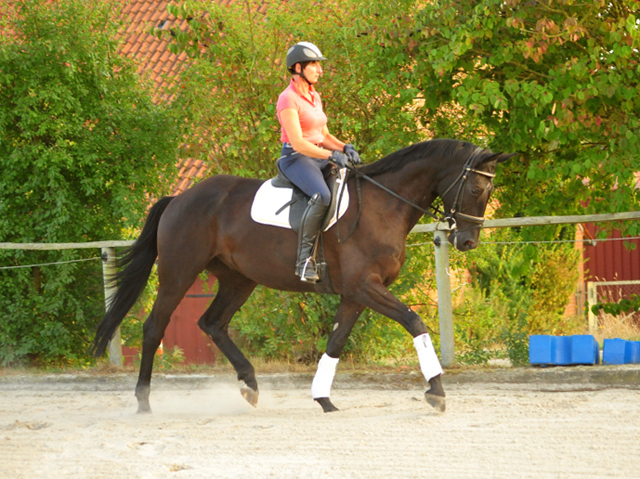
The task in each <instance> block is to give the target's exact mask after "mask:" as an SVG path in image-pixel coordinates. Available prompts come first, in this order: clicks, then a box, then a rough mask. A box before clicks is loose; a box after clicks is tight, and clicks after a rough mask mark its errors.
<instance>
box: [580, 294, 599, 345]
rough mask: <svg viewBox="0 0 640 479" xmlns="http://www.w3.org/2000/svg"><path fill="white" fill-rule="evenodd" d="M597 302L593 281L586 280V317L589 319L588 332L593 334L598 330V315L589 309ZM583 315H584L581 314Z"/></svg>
mask: <svg viewBox="0 0 640 479" xmlns="http://www.w3.org/2000/svg"><path fill="white" fill-rule="evenodd" d="M597 302H598V293H597V291H596V284H595V283H594V282H593V281H587V304H588V305H589V306H588V308H589V309H588V311H587V318H588V320H589V333H590V334H595V333H596V331H597V330H598V317H597V316H596V315H595V314H594V313H593V311H591V308H592V307H593V306H595V305H596V303H597ZM583 317H584V316H583Z"/></svg>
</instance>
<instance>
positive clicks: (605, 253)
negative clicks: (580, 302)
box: [583, 224, 640, 281]
mask: <svg viewBox="0 0 640 479" xmlns="http://www.w3.org/2000/svg"><path fill="white" fill-rule="evenodd" d="M586 229H587V232H585V243H584V253H583V254H584V259H585V261H586V264H585V269H586V274H585V279H586V280H587V281H630V280H638V279H640V240H637V239H636V240H630V241H631V242H633V243H635V244H636V249H635V250H633V251H631V250H628V249H627V248H625V246H624V244H623V243H624V241H598V242H597V243H596V245H595V246H589V243H588V242H587V241H588V240H587V238H588V237H589V236H590V237H592V238H595V237H596V228H595V225H593V224H588V225H586ZM621 237H622V236H621V235H620V231H618V230H614V231H613V232H612V234H610V235H609V238H621Z"/></svg>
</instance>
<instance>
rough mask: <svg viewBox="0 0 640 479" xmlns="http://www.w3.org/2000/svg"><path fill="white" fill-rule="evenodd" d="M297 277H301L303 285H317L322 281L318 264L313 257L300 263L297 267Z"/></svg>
mask: <svg viewBox="0 0 640 479" xmlns="http://www.w3.org/2000/svg"><path fill="white" fill-rule="evenodd" d="M296 275H297V276H300V281H302V282H303V283H316V282H318V281H320V276H319V275H318V269H317V267H316V262H315V261H314V260H313V258H312V257H311V256H310V257H308V258H307V259H306V260H304V261H301V262H300V263H298V265H297V266H296Z"/></svg>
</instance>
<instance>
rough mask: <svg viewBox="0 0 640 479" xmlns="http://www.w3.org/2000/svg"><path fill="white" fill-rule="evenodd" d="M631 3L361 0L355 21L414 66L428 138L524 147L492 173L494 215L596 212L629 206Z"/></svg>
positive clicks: (634, 102)
mask: <svg viewBox="0 0 640 479" xmlns="http://www.w3.org/2000/svg"><path fill="white" fill-rule="evenodd" d="M639 12H640V3H638V2H637V1H635V0H613V1H604V0H584V1H580V2H576V1H574V0H558V1H550V0H538V1H521V0H506V1H505V0H479V1H473V2H463V1H457V0H435V1H431V2H415V1H413V0H401V1H399V2H394V4H393V5H391V4H389V5H385V4H380V3H379V2H367V3H366V4H365V6H364V7H363V9H361V13H363V22H362V23H361V24H360V25H358V26H357V27H356V29H358V30H360V31H362V30H366V31H369V32H371V34H372V35H373V36H375V37H376V38H377V39H378V41H379V42H380V43H382V44H384V48H381V49H380V50H379V51H380V54H381V55H383V56H384V57H385V58H388V59H395V60H396V61H397V69H398V70H407V71H410V72H411V75H410V77H409V79H410V82H409V84H410V85H411V86H412V87H413V88H415V89H418V90H419V91H420V92H421V96H422V98H423V99H424V107H423V108H422V109H421V110H420V111H419V112H417V113H418V117H419V118H420V119H421V120H422V121H423V122H424V124H427V125H429V127H430V128H431V129H432V130H433V132H434V134H435V135H437V136H440V135H442V136H450V135H451V134H452V133H453V134H455V135H456V136H458V137H460V138H463V139H474V138H478V137H484V138H485V141H486V143H487V144H488V145H489V146H490V147H492V148H493V149H494V150H496V151H498V150H505V151H517V152H521V153H522V155H520V156H519V158H516V159H514V160H513V161H511V162H509V163H508V164H506V165H505V166H504V167H503V171H502V173H501V174H500V175H499V176H498V177H497V179H496V183H497V184H498V185H499V186H502V188H499V190H498V191H497V194H496V196H497V198H498V199H499V200H500V203H501V214H502V215H503V216H514V215H515V214H523V215H531V216H533V215H541V214H572V213H578V212H585V213H593V212H599V213H604V212H619V211H629V210H635V209H637V208H638V200H639V192H638V189H636V188H634V183H635V177H634V173H636V172H638V171H639V170H640V161H639V160H638V155H639V154H640V151H639V148H640V130H639V128H640V95H639V94H638V93H640V63H639V61H640V53H639V50H638V49H639V47H640V31H639V21H640V17H639ZM624 227H625V228H626V231H627V232H628V233H629V234H638V233H640V226H639V225H638V224H637V223H635V224H634V223H631V222H627V223H626V224H625V225H624ZM541 231H543V230H540V229H528V230H527V231H526V232H525V234H533V233H534V232H541ZM547 233H548V231H547Z"/></svg>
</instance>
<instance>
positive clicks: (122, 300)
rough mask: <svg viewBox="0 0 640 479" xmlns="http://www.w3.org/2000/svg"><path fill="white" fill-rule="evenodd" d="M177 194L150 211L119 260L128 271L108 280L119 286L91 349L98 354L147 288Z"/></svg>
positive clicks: (102, 352)
mask: <svg viewBox="0 0 640 479" xmlns="http://www.w3.org/2000/svg"><path fill="white" fill-rule="evenodd" d="M173 198H174V197H173V196H165V197H163V198H160V200H158V202H157V203H156V204H155V205H153V207H152V208H151V210H150V211H149V216H148V217H147V221H146V222H145V224H144V228H142V233H140V236H139V237H138V239H137V240H136V242H135V243H133V244H132V245H131V247H130V248H129V249H127V250H126V251H125V253H124V256H123V257H122V258H121V259H120V260H119V261H118V266H124V267H125V268H124V270H121V271H119V272H118V273H116V274H115V275H114V276H113V277H112V278H108V279H107V280H108V281H109V282H111V283H115V284H116V285H117V286H118V289H117V291H116V293H115V295H114V296H113V299H112V301H111V304H110V306H109V310H108V311H107V312H106V314H105V315H104V317H103V318H102V321H100V324H98V328H97V330H96V337H95V339H94V340H93V346H92V348H91V352H92V353H93V355H94V356H95V357H99V356H102V355H103V354H104V352H105V350H106V349H107V345H108V344H109V341H111V338H112V337H113V335H114V334H115V332H116V330H117V329H118V326H120V323H122V320H123V319H124V317H125V316H126V315H127V313H128V312H129V310H130V309H131V308H132V307H133V305H134V304H135V302H136V301H137V300H138V297H139V296H140V295H141V294H142V292H143V291H144V287H145V286H146V284H147V280H148V279H149V276H150V275H151V269H152V268H153V264H154V263H155V261H156V258H157V257H158V244H157V242H158V223H160V217H161V216H162V213H164V210H165V209H166V207H167V205H168V204H169V203H170V202H171V200H173Z"/></svg>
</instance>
